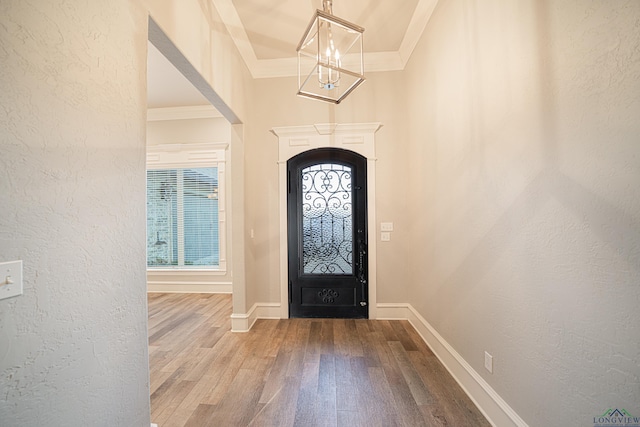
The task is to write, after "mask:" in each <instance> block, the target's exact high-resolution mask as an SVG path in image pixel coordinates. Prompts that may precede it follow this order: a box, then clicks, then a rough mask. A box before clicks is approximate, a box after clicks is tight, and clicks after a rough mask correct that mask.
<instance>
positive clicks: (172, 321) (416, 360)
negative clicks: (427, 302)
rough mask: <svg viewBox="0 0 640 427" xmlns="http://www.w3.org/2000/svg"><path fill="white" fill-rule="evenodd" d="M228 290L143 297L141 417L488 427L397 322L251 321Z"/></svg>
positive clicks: (194, 423) (186, 421) (176, 421)
mask: <svg viewBox="0 0 640 427" xmlns="http://www.w3.org/2000/svg"><path fill="white" fill-rule="evenodd" d="M230 315H231V296H230V295H216V294H149V359H150V366H151V420H152V422H154V423H157V424H158V426H159V427H170V426H188V427H202V426H255V427H257V426H277V427H283V426H304V427H308V426H349V427H352V426H367V427H369V426H384V427H387V426H456V427H458V426H474V427H476V426H488V425H490V424H489V423H488V422H487V420H486V419H485V418H484V417H483V416H482V414H481V413H480V412H479V411H478V409H477V408H476V407H475V406H474V404H473V403H472V402H471V400H470V399H469V398H468V397H467V396H466V394H465V393H464V392H463V391H462V389H461V388H460V387H459V386H458V384H457V383H456V382H455V381H454V380H453V378H452V377H451V376H450V375H449V373H448V372H447V371H446V369H445V368H444V367H443V366H442V365H441V364H440V362H439V361H438V359H437V358H436V357H435V356H434V355H433V353H432V352H431V351H430V350H429V348H428V347H427V346H426V344H425V343H424V342H423V341H422V339H421V338H420V337H419V336H418V334H417V333H416V332H415V331H414V329H413V328H412V327H411V325H410V324H409V323H408V322H406V321H384V320H345V319H286V320H258V321H257V322H256V324H255V325H254V326H253V328H252V329H251V331H250V332H248V333H232V332H231V331H230V319H229V316H230Z"/></svg>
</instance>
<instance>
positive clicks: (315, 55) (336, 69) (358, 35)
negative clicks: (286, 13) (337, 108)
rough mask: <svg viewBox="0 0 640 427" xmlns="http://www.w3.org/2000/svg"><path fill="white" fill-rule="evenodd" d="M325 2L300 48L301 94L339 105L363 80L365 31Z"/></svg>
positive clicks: (310, 25)
mask: <svg viewBox="0 0 640 427" xmlns="http://www.w3.org/2000/svg"><path fill="white" fill-rule="evenodd" d="M332 3H333V2H332V0H323V2H322V8H323V10H316V13H315V14H314V15H313V18H312V19H311V22H310V23H309V26H308V27H307V30H306V31H305V33H304V35H303V36H302V39H301V40H300V43H299V44H298V48H297V49H296V50H297V52H298V95H299V96H303V97H306V98H311V99H318V100H321V101H326V102H331V103H334V104H339V103H340V102H342V100H343V99H344V98H345V97H346V96H347V95H349V94H350V93H351V92H352V91H353V90H354V89H355V88H356V87H358V86H359V85H360V84H361V83H362V82H363V81H364V54H363V44H362V33H363V32H364V28H362V27H360V26H359V25H356V24H352V23H351V22H348V21H345V20H344V19H341V18H338V17H336V16H334V15H333V4H332Z"/></svg>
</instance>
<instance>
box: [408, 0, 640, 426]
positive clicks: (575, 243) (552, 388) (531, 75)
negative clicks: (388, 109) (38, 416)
mask: <svg viewBox="0 0 640 427" xmlns="http://www.w3.org/2000/svg"><path fill="white" fill-rule="evenodd" d="M405 77H406V80H405V81H406V84H407V86H406V88H405V91H406V94H407V101H408V107H409V108H408V113H409V122H410V126H409V144H408V146H407V149H408V151H409V152H410V153H411V156H410V157H409V158H408V159H407V160H408V161H409V163H410V180H409V182H411V185H412V190H413V191H412V192H411V194H412V195H413V199H414V201H415V203H413V204H412V205H411V207H412V208H411V212H410V218H411V223H412V227H413V228H414V233H413V235H412V238H411V240H408V241H407V245H408V246H410V247H412V248H413V250H412V251H411V253H410V265H411V269H410V280H409V283H410V289H409V301H411V302H412V304H413V305H414V306H415V307H416V308H417V309H418V311H419V312H420V313H421V314H422V316H424V317H425V318H426V319H427V320H428V321H429V322H430V323H431V324H432V325H433V326H434V327H435V328H436V329H437V330H438V332H439V333H440V334H441V335H442V336H443V337H444V338H445V339H446V340H447V341H448V342H449V343H450V344H451V345H452V346H453V347H454V348H455V349H456V350H457V351H458V352H459V353H460V354H461V355H462V356H463V357H464V358H465V360H467V361H468V362H469V363H470V364H471V366H472V367H473V368H474V369H475V370H476V371H477V372H479V373H480V374H481V375H482V376H483V377H484V378H485V379H486V380H487V381H488V382H489V384H490V385H491V386H492V387H493V388H494V389H495V390H496V391H497V392H498V393H499V394H500V395H501V396H502V397H503V398H504V399H505V400H506V401H507V403H508V404H510V405H511V406H512V407H513V409H515V410H516V412H517V413H518V414H519V415H520V416H521V417H522V418H523V419H524V420H525V421H526V422H527V423H529V424H530V425H531V426H550V425H592V424H593V417H594V416H597V415H600V414H602V413H603V412H604V411H605V410H606V409H608V408H616V407H617V408H625V409H626V410H627V411H629V412H630V413H631V414H633V415H636V416H637V415H638V414H640V403H639V402H640V368H639V366H640V347H639V345H638V343H639V342H640V311H639V310H638V307H639V306H640V304H639V303H640V287H639V286H638V285H639V284H640V189H639V187H638V183H640V143H639V142H638V141H639V139H638V138H639V135H640V120H639V117H640V2H637V1H583V0H580V1H577V0H576V1H561V2H558V1H540V0H531V1H519V2H513V1H509V0H491V1H482V2H479V1H471V0H443V1H441V2H440V4H439V6H438V8H437V10H436V13H435V14H434V16H433V17H432V19H431V21H430V23H429V25H428V27H427V29H426V32H425V33H424V34H423V36H422V39H421V42H420V43H419V45H418V46H417V49H416V52H415V53H414V55H413V57H412V59H411V61H410V63H409V66H408V68H407V70H406V75H405ZM485 350H486V351H489V353H491V354H492V355H493V356H494V372H493V374H489V373H488V372H487V371H486V370H484V367H483V355H484V351H485Z"/></svg>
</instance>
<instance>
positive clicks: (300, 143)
mask: <svg viewBox="0 0 640 427" xmlns="http://www.w3.org/2000/svg"><path fill="white" fill-rule="evenodd" d="M381 126H382V124H381V123H354V124H336V123H328V124H316V125H308V126H290V127H276V128H273V129H272V130H271V131H272V132H273V133H274V134H275V135H276V136H277V137H278V199H279V200H278V206H279V211H280V212H279V220H280V307H279V310H280V318H281V319H286V318H288V317H289V287H288V276H289V271H288V239H287V161H288V160H289V159H290V158H292V157H294V156H296V155H298V154H300V153H303V152H305V151H309V150H313V149H316V148H341V149H343V150H349V151H353V152H355V153H358V154H360V155H362V156H363V157H365V158H366V159H367V211H368V225H367V232H368V234H369V247H368V249H369V250H368V261H369V319H376V318H377V312H376V301H377V299H376V254H377V252H376V243H377V233H376V197H375V196H376V187H375V177H376V169H375V165H376V156H375V133H376V132H377V131H378V129H380V127H381Z"/></svg>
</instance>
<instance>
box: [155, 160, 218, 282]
mask: <svg viewBox="0 0 640 427" xmlns="http://www.w3.org/2000/svg"><path fill="white" fill-rule="evenodd" d="M164 154H165V155H164V156H162V155H158V154H157V153H155V154H152V155H150V156H148V158H147V267H148V268H151V269H217V270H220V269H222V270H224V269H225V261H224V258H225V257H224V226H223V224H224V209H223V207H224V203H223V200H221V196H222V195H223V194H224V192H223V191H222V189H223V177H224V163H218V162H202V161H201V160H202V152H199V156H196V157H197V158H198V160H200V161H199V162H192V163H193V164H194V166H193V167H186V166H187V165H188V163H189V162H184V161H182V162H175V163H174V164H177V165H178V166H180V167H171V166H174V164H172V162H171V161H169V162H167V160H171V158H173V157H176V153H172V152H168V153H164ZM182 154H183V155H184V152H182ZM183 157H184V156H183ZM187 157H189V156H187ZM160 158H162V159H163V160H164V162H160V161H158V160H159V159H160ZM154 159H155V160H156V161H153V160H154ZM183 160H184V159H183ZM154 163H155V164H154ZM185 163H186V164H185ZM203 163H208V164H207V165H204V164H203Z"/></svg>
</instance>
